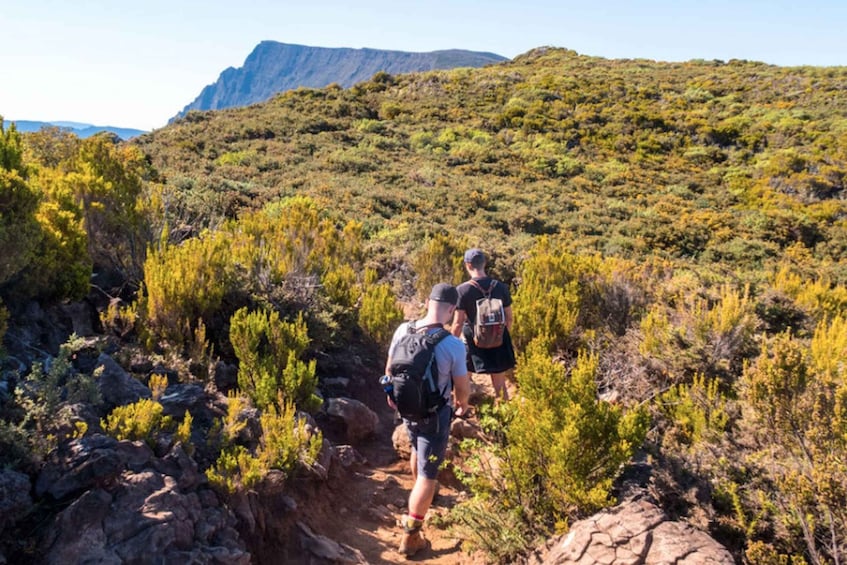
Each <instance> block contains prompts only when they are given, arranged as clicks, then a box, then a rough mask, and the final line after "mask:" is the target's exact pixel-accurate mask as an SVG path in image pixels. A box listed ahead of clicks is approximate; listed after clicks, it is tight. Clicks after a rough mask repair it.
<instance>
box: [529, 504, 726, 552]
mask: <svg viewBox="0 0 847 565" xmlns="http://www.w3.org/2000/svg"><path fill="white" fill-rule="evenodd" d="M613 563H614V564H620V565H660V564H661V565H663V564H671V563H673V564H679V565H708V564H714V565H719V564H720V565H732V564H734V563H735V560H734V559H733V558H732V555H731V554H730V553H729V551H727V550H726V549H725V548H724V547H723V546H721V545H720V544H719V543H718V542H716V541H715V540H714V539H712V538H711V537H710V536H709V535H708V534H706V533H705V532H703V531H701V530H698V529H696V528H694V527H693V526H691V525H689V524H685V523H683V522H674V521H670V520H668V519H667V518H666V517H665V515H664V513H663V512H662V510H661V509H660V508H659V507H658V506H656V505H654V504H652V503H651V502H649V501H647V500H643V499H642V500H632V501H629V502H625V503H623V504H621V505H619V506H616V507H614V508H611V509H609V510H605V511H603V512H600V513H599V514H595V515H594V516H592V517H590V518H587V519H585V520H581V521H579V522H576V523H575V524H574V525H573V526H572V527H571V529H570V532H568V533H567V534H565V535H562V536H558V537H556V538H553V539H551V540H549V541H548V542H547V544H546V545H545V547H543V548H541V549H538V550H536V551H535V553H534V554H533V555H532V556H531V557H530V559H529V564H530V565H577V564H578V565H595V564H596V565H600V564H613Z"/></svg>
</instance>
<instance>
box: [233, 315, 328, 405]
mask: <svg viewBox="0 0 847 565" xmlns="http://www.w3.org/2000/svg"><path fill="white" fill-rule="evenodd" d="M230 341H231V342H232V347H233V349H234V350H235V355H236V356H237V357H238V362H239V365H238V386H239V388H240V389H241V391H242V392H244V393H245V394H246V395H247V396H248V397H250V398H251V399H252V400H253V402H254V403H255V404H256V406H257V407H259V408H262V409H267V407H268V406H270V405H272V404H273V402H274V401H275V400H276V398H277V396H278V395H281V397H282V398H284V399H285V400H286V401H287V402H291V403H293V404H296V405H297V406H299V407H300V408H302V409H303V410H314V409H316V408H317V407H318V406H320V403H321V400H320V398H319V397H317V396H316V395H315V389H316V387H317V377H316V376H315V362H314V361H311V362H310V363H308V364H307V363H304V362H302V361H300V360H299V357H300V356H301V355H302V354H303V352H304V351H305V350H306V347H307V346H308V345H309V336H308V334H307V329H306V323H305V322H304V321H303V317H302V315H301V316H298V318H297V320H295V321H294V322H282V321H281V320H280V318H279V313H278V312H276V311H270V312H266V311H262V310H259V311H255V312H250V311H248V309H247V308H242V309H240V310H238V311H237V312H236V313H235V314H233V316H232V318H231V319H230Z"/></svg>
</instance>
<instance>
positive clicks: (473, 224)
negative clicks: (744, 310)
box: [137, 48, 847, 280]
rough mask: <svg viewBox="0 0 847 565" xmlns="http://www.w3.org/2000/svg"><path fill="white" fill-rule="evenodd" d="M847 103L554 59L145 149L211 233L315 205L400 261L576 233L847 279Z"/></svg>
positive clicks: (832, 86) (825, 90)
mask: <svg viewBox="0 0 847 565" xmlns="http://www.w3.org/2000/svg"><path fill="white" fill-rule="evenodd" d="M845 91H847V68H813V67H800V68H781V67H775V66H770V65H766V64H763V63H756V62H749V61H729V62H720V61H690V62H686V63H661V62H655V61H644V60H634V61H629V60H606V59H601V58H593V57H587V56H581V55H577V54H576V53H574V52H572V51H567V50H562V49H547V48H544V49H537V50H535V51H532V52H530V53H528V54H525V55H523V56H520V57H518V58H516V59H515V60H514V61H513V62H509V63H505V64H500V65H496V66H492V67H487V68H483V69H456V70H452V71H435V72H429V73H418V74H408V75H397V76H382V77H380V78H379V80H377V81H372V82H368V83H363V84H359V85H357V86H355V87H353V88H351V89H348V90H343V89H341V88H336V87H330V88H326V89H323V90H306V89H301V90H297V91H292V92H288V93H285V94H283V95H280V96H277V97H276V98H274V99H272V100H270V101H268V102H266V103H264V104H261V105H257V106H252V107H249V108H244V109H230V110H226V111H222V112H216V113H208V114H203V115H199V116H192V117H191V118H190V119H185V120H181V121H178V122H177V123H174V124H172V125H170V126H169V127H167V128H163V129H161V130H158V131H156V132H154V133H153V134H150V135H146V136H143V137H141V138H139V139H138V141H137V143H138V144H139V146H140V147H141V148H142V150H143V151H145V152H146V153H148V154H149V155H150V157H151V159H152V161H153V164H154V165H155V166H156V167H157V168H158V169H159V170H160V171H162V172H163V173H164V174H165V175H166V176H167V177H168V179H169V183H170V184H171V185H173V186H175V187H177V188H175V190H176V191H177V194H178V195H182V197H184V198H186V199H187V200H191V201H192V202H193V204H190V205H189V204H186V205H187V206H194V207H195V208H194V209H193V213H196V214H199V215H200V216H201V217H207V218H212V217H214V216H219V215H232V214H234V213H235V212H236V211H237V210H238V209H240V208H243V207H258V206H261V205H262V204H263V203H265V202H268V201H273V200H275V199H278V198H280V197H285V196H291V195H294V194H305V195H310V196H313V197H316V198H320V199H324V200H326V201H327V202H331V203H332V207H333V208H334V209H335V210H337V211H338V212H339V213H342V214H345V215H348V216H349V217H356V218H359V219H361V220H362V221H363V222H364V223H365V230H366V233H367V234H368V235H369V237H370V238H371V239H372V241H373V242H374V245H375V246H376V247H382V248H383V249H386V248H394V249H395V250H396V252H397V253H398V254H399V253H404V252H405V251H408V249H405V250H404V249H403V244H404V242H405V243H406V244H409V245H412V242H415V241H419V240H420V238H421V237H424V236H426V234H432V233H435V232H438V231H447V232H449V233H453V234H456V235H460V236H462V237H466V238H468V239H469V240H470V241H473V242H476V243H479V244H484V245H485V246H487V247H489V248H493V250H494V254H495V256H498V255H500V256H503V257H505V258H506V260H507V261H510V260H512V259H511V258H512V257H515V254H516V252H519V251H521V250H523V249H526V248H527V246H528V245H529V244H530V243H531V240H532V237H534V236H537V235H540V234H557V233H558V234H567V236H568V240H569V242H570V245H571V246H572V247H573V248H575V249H584V250H592V251H600V252H603V253H605V254H611V255H617V256H621V257H626V258H633V259H636V258H645V257H648V256H655V257H660V258H664V259H673V260H675V261H682V262H684V263H697V264H706V265H711V266H712V268H714V269H716V270H717V271H719V272H721V273H731V272H733V271H738V272H739V274H742V277H743V278H746V277H747V275H744V274H743V273H745V272H746V273H748V274H749V276H751V277H754V278H756V277H761V273H762V272H763V269H762V268H763V267H764V266H766V265H774V264H777V263H778V262H779V261H780V259H781V257H782V256H783V254H784V252H785V251H786V250H788V249H791V248H793V246H795V245H799V246H801V247H802V248H804V249H807V250H808V252H809V253H811V254H813V255H814V256H815V257H816V258H818V259H819V260H821V261H822V262H823V264H825V265H826V267H825V268H826V269H827V270H831V271H833V272H832V275H833V276H834V278H835V279H836V280H847V272H844V269H843V268H841V267H839V261H840V260H841V259H842V256H843V251H842V246H841V244H840V243H838V242H840V241H843V240H845V239H847V232H845V225H844V220H843V218H844V213H845V206H844V201H843V195H844V191H845V182H847V181H845V179H847V97H845V96H844V95H843V93H844V92H845ZM201 195H202V196H201ZM201 202H202V204H201ZM198 206H199V208H197V207H198ZM389 242H390V243H389ZM386 246H387V247H386ZM502 264H503V263H502V262H501V265H502ZM503 266H504V267H508V265H503ZM507 270H508V269H507Z"/></svg>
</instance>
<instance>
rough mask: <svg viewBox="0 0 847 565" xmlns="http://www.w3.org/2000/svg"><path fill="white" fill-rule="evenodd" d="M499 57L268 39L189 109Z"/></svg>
mask: <svg viewBox="0 0 847 565" xmlns="http://www.w3.org/2000/svg"><path fill="white" fill-rule="evenodd" d="M504 60H505V57H502V56H500V55H496V54H494V53H479V52H474V51H463V50H459V49H451V50H447V51H432V52H429V53H409V52H405V51H385V50H380V49H348V48H328V47H307V46H305V45H289V44H286V43H278V42H276V41H263V42H262V43H260V44H259V45H258V46H256V48H255V49H254V50H253V52H252V53H250V55H249V56H248V57H247V60H246V61H244V66H243V67H241V68H238V69H234V68H232V67H230V68H228V69H226V70H225V71H224V72H222V73H221V76H220V77H219V78H218V80H217V81H216V82H215V83H214V84H210V85H209V86H207V87H206V88H204V89H203V91H202V92H201V93H200V95H199V96H198V97H197V98H196V99H195V100H194V101H193V102H192V103H191V104H189V105H187V106H186V107H185V108H184V109H183V110H182V112H180V114H179V116H182V115H184V114H185V113H186V112H188V111H189V110H220V109H223V108H232V107H235V106H247V105H249V104H254V103H257V102H262V101H264V100H267V99H268V98H270V97H271V96H273V95H274V94H277V93H279V92H283V91H285V90H291V89H294V88H298V87H301V86H304V87H309V88H322V87H324V86H327V85H329V84H332V83H338V84H340V85H341V86H344V87H348V86H352V85H353V84H356V83H357V82H361V81H363V80H367V79H369V78H371V77H372V76H373V75H374V74H375V73H377V72H379V71H385V72H387V73H389V74H396V73H409V72H416V71H430V70H437V69H451V68H455V67H482V66H484V65H488V64H492V63H497V62H500V61H504Z"/></svg>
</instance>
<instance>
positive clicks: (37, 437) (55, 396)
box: [10, 335, 101, 461]
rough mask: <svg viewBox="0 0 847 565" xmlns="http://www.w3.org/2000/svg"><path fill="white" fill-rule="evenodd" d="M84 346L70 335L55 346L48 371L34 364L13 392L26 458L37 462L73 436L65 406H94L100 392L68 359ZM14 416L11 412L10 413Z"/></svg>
mask: <svg viewBox="0 0 847 565" xmlns="http://www.w3.org/2000/svg"><path fill="white" fill-rule="evenodd" d="M84 346H85V344H84V340H82V339H80V338H78V337H77V336H76V335H71V336H70V338H68V341H67V342H65V343H63V344H62V345H61V346H60V347H59V354H58V355H57V356H56V357H55V358H54V359H52V361H51V363H50V365H49V368H48V367H45V365H44V364H41V363H34V364H33V365H32V368H31V371H30V373H29V374H28V375H27V376H26V378H24V379H23V381H22V382H21V383H20V384H19V386H18V387H17V389H16V390H15V403H14V404H16V405H17V409H19V410H20V412H21V414H22V417H21V419H20V421H18V422H16V423H14V425H15V426H16V427H17V428H18V432H16V433H17V435H18V436H19V437H22V438H25V440H26V442H27V448H28V451H29V456H30V457H32V458H33V459H34V460H36V461H37V460H40V459H41V458H42V457H44V456H45V455H47V453H49V451H50V450H51V449H53V448H55V447H56V446H57V445H58V442H59V441H61V440H63V439H65V438H66V437H67V436H68V435H69V434H72V433H73V420H74V418H72V416H71V414H69V413H68V412H66V411H65V410H64V407H65V406H66V405H68V404H73V403H77V402H85V403H88V404H92V405H95V406H96V405H97V404H99V403H100V402H101V397H100V391H99V389H98V387H97V385H96V383H95V382H94V378H97V376H98V373H97V372H95V374H94V378H92V376H90V375H84V374H81V373H76V372H75V371H74V370H73V366H72V364H71V359H72V358H73V357H74V356H75V355H76V353H77V352H78V351H79V350H81V349H82V348H83V347H84ZM10 412H12V413H14V412H15V410H10Z"/></svg>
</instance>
